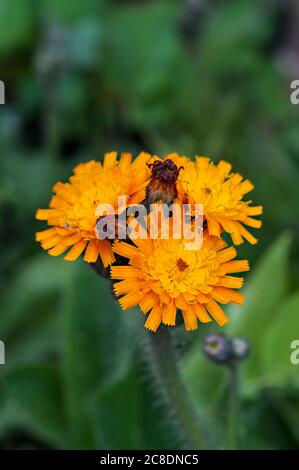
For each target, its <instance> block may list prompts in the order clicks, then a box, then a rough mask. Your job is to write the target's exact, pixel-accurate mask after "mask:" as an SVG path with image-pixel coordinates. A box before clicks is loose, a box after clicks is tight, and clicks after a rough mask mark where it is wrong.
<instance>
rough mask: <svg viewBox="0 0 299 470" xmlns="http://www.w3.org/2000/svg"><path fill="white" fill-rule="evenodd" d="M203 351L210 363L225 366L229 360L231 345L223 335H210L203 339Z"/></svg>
mask: <svg viewBox="0 0 299 470" xmlns="http://www.w3.org/2000/svg"><path fill="white" fill-rule="evenodd" d="M203 351H204V353H205V355H206V356H207V357H208V359H210V360H211V361H214V362H216V363H217V364H226V363H228V362H229V360H230V359H231V353H232V350H231V344H230V341H229V339H228V338H227V337H226V336H225V335H223V334H220V333H218V334H216V333H215V334H210V335H208V336H207V337H206V338H205V342H204V347H203Z"/></svg>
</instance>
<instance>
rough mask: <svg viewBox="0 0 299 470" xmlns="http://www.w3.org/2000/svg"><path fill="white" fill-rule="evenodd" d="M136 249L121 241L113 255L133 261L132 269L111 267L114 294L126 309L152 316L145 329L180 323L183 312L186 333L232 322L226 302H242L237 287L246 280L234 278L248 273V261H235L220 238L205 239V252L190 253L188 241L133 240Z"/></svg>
mask: <svg viewBox="0 0 299 470" xmlns="http://www.w3.org/2000/svg"><path fill="white" fill-rule="evenodd" d="M133 242H134V245H132V244H128V243H126V242H120V241H116V242H115V244H114V245H113V251H114V252H115V253H117V254H119V255H121V256H123V257H124V258H127V259H128V266H115V265H113V266H111V268H110V272H111V278H112V279H114V280H118V281H120V282H117V283H115V284H114V292H115V294H116V296H117V297H121V298H120V300H119V302H120V305H121V307H122V308H123V310H128V309H130V308H132V307H134V306H138V305H139V306H140V309H141V310H142V312H143V313H144V314H148V317H147V320H146V323H145V327H146V328H148V329H149V330H152V331H156V330H157V328H158V326H159V325H160V324H161V322H162V323H164V324H165V325H169V326H173V325H175V324H176V319H177V313H178V310H180V311H181V312H182V316H183V319H184V322H185V327H186V330H194V329H196V328H197V323H198V320H199V321H200V322H202V323H208V322H211V321H212V319H214V320H215V321H216V322H217V323H218V324H219V325H221V326H222V325H225V324H226V323H227V322H228V321H229V319H228V317H227V316H226V315H225V313H224V311H223V310H222V308H221V307H220V306H219V303H221V304H227V303H229V302H233V303H236V304H241V303H242V302H243V295H242V294H240V293H238V292H237V291H236V290H235V289H239V288H241V287H242V285H243V279H242V278H240V277H234V276H231V273H239V272H243V271H248V270H249V264H248V261H246V260H242V261H236V260H234V258H235V257H236V250H235V248H233V247H227V244H226V243H225V242H224V241H223V240H222V239H221V238H213V237H210V236H209V235H208V234H206V235H205V236H204V240H203V245H202V248H200V249H198V250H186V249H185V242H186V240H184V239H169V240H163V239H157V240H151V239H149V238H147V239H138V240H133Z"/></svg>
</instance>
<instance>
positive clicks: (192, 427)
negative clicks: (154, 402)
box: [147, 327, 210, 449]
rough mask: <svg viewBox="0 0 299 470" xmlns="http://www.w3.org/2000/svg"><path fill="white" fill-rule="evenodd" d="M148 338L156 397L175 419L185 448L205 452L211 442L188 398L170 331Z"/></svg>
mask: <svg viewBox="0 0 299 470" xmlns="http://www.w3.org/2000/svg"><path fill="white" fill-rule="evenodd" d="M148 337H149V348H150V351H148V353H147V355H148V357H147V359H148V361H149V363H150V366H151V369H152V373H153V376H154V379H155V380H156V385H157V387H158V389H159V394H160V393H161V394H162V396H163V397H164V401H165V405H166V407H167V408H168V410H169V411H170V413H169V414H170V415H171V417H172V418H174V421H173V423H174V427H175V429H177V431H178V434H179V435H180V437H181V439H182V441H183V442H184V445H185V446H186V448H190V449H207V448H208V447H209V442H210V440H209V433H208V430H207V427H206V425H205V424H204V423H203V422H202V421H201V419H200V417H199V415H198V410H197V409H196V408H195V405H194V404H193V403H192V401H191V399H190V397H189V393H188V390H187V387H186V385H185V383H184V381H183V378H182V376H181V372H180V369H179V365H178V361H177V354H176V351H175V348H174V345H173V342H172V338H171V335H170V332H169V329H168V328H163V327H162V328H161V327H160V328H159V331H157V332H156V333H151V332H149V333H148Z"/></svg>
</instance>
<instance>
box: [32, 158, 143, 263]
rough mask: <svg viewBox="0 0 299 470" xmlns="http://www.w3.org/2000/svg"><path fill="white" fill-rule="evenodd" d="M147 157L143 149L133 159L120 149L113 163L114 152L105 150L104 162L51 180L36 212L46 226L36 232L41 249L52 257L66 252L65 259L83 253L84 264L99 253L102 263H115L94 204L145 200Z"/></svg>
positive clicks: (83, 164)
mask: <svg viewBox="0 0 299 470" xmlns="http://www.w3.org/2000/svg"><path fill="white" fill-rule="evenodd" d="M149 158H150V155H149V154H147V153H145V152H143V153H141V154H140V155H139V156H138V157H137V158H136V159H135V160H134V161H133V162H132V156H131V154H129V153H122V154H121V157H120V160H119V161H118V160H117V153H116V152H110V153H107V154H105V156H104V163H103V164H102V163H100V162H96V161H90V162H87V163H81V164H80V165H78V166H77V167H76V168H75V169H74V174H73V176H71V177H70V179H69V181H68V182H67V183H61V182H58V183H56V184H55V186H54V187H53V192H54V195H53V196H52V199H51V201H50V204H49V208H48V209H39V210H38V211H37V213H36V218H37V219H38V220H45V221H47V223H48V225H49V226H50V228H48V229H47V230H45V231H43V232H38V233H37V234H36V239H37V241H39V242H40V243H41V246H42V248H44V249H45V250H48V253H49V254H50V255H52V256H58V255H61V254H62V253H64V252H65V251H67V250H69V251H68V253H67V254H66V256H65V257H64V259H65V260H67V261H75V260H76V259H77V258H78V257H79V256H80V255H81V254H82V253H83V252H84V251H85V253H84V260H85V261H87V262H89V263H94V262H96V261H97V259H98V257H100V258H101V260H102V262H103V264H104V266H108V265H109V264H111V263H112V262H114V261H115V256H114V254H113V252H112V248H111V243H110V242H109V240H107V239H102V240H101V239H99V238H98V236H97V232H96V226H97V222H98V219H99V215H100V214H98V213H97V207H98V206H99V205H100V204H105V205H108V204H109V205H111V206H113V207H115V208H116V206H117V203H118V197H119V196H127V205H131V204H138V203H139V202H141V201H142V200H143V199H144V198H145V187H146V185H147V180H148V174H147V167H146V162H147V161H148V160H149ZM124 209H125V208H124Z"/></svg>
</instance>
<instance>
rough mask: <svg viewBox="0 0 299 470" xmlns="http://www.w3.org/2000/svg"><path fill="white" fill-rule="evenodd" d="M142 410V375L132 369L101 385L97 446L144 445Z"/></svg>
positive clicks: (96, 404)
mask: <svg viewBox="0 0 299 470" xmlns="http://www.w3.org/2000/svg"><path fill="white" fill-rule="evenodd" d="M141 410H142V402H141V399H140V385H139V379H138V377H136V374H135V373H134V372H133V371H132V370H131V371H130V370H126V371H124V373H121V374H119V376H118V377H114V378H113V380H112V381H111V382H110V383H108V384H106V386H102V387H100V388H99V390H98V392H97V393H96V396H95V409H94V417H95V418H94V425H95V431H96V436H97V448H104V449H126V450H127V449H142V448H144V446H145V445H146V443H145V442H144V441H143V433H142V415H141ZM99 424H100V425H99Z"/></svg>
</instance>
